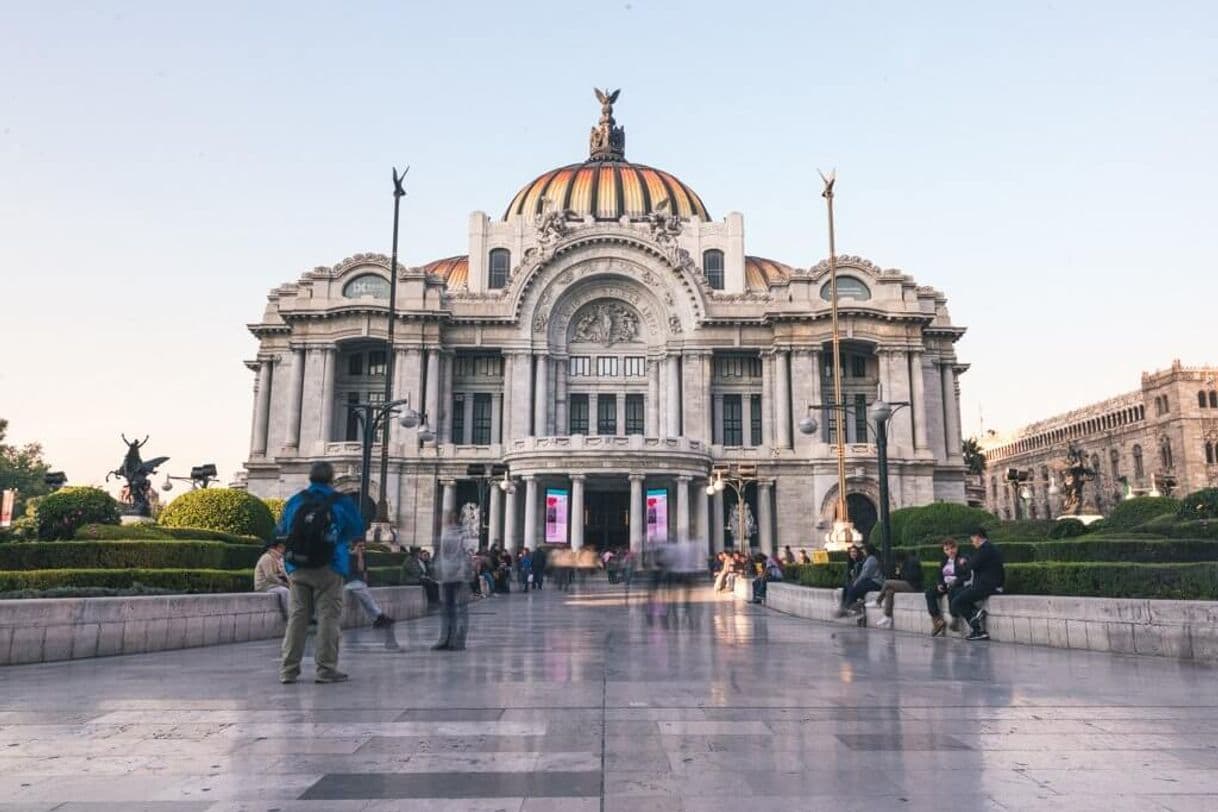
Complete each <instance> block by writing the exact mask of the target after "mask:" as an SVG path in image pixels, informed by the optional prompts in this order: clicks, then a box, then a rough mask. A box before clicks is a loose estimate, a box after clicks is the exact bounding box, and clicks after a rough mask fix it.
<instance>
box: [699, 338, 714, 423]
mask: <svg viewBox="0 0 1218 812" xmlns="http://www.w3.org/2000/svg"><path fill="white" fill-rule="evenodd" d="M698 361H699V363H698V369H699V370H700V374H701V380H700V381H699V384H698V395H699V400H701V401H702V440H703V441H704V442H706V443H710V441H711V434H712V432H713V431H714V429H715V427H714V419H715V416H714V413H713V412H712V410H711V400H710V398H711V393H710V392H711V353H710V351H709V350H708V351H706V352H704V353H702V355H701V356H700V357H699V359H698Z"/></svg>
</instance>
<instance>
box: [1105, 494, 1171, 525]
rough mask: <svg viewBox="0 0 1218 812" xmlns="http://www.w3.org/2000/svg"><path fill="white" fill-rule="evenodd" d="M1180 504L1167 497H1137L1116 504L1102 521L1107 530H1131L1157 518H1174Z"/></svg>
mask: <svg viewBox="0 0 1218 812" xmlns="http://www.w3.org/2000/svg"><path fill="white" fill-rule="evenodd" d="M1179 510H1180V503H1179V502H1178V501H1177V500H1175V499H1172V498H1171V497H1168V496H1138V497H1135V498H1133V499H1125V500H1123V501H1121V502H1118V503H1117V506H1116V507H1114V508H1113V509H1112V513H1110V514H1109V515H1108V518H1106V519H1105V520H1104V522H1105V524H1106V525H1107V526H1108V527H1109V528H1114V529H1117V530H1132V529H1133V528H1135V527H1140V526H1142V525H1144V524H1146V523H1147V522H1149V521H1150V520H1151V519H1154V518H1155V517H1157V516H1175V514H1176V513H1177V512H1178V511H1179Z"/></svg>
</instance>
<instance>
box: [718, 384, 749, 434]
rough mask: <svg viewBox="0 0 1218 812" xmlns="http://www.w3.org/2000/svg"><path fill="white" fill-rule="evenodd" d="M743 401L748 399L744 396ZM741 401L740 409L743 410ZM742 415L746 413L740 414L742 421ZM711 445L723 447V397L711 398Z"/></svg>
mask: <svg viewBox="0 0 1218 812" xmlns="http://www.w3.org/2000/svg"><path fill="white" fill-rule="evenodd" d="M743 400H748V397H747V396H745V397H744V398H743ZM743 400H742V402H741V404H740V405H741V407H742V409H743V408H745V407H744V403H743ZM744 414H747V412H745V411H742V412H741V416H742V419H743V415H744ZM745 425H746V426H747V425H748V424H747V423H746V424H745ZM711 443H713V444H714V445H723V395H712V396H711ZM742 445H748V443H742Z"/></svg>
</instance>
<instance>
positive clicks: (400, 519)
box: [245, 94, 967, 550]
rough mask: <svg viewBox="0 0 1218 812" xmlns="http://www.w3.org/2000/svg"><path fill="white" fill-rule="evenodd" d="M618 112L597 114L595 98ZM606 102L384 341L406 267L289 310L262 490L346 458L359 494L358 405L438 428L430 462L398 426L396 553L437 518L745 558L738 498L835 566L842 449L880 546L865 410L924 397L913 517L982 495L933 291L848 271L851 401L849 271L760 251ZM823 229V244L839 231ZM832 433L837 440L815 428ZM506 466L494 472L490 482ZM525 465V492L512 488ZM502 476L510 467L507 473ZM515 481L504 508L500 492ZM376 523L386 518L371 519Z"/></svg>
mask: <svg viewBox="0 0 1218 812" xmlns="http://www.w3.org/2000/svg"><path fill="white" fill-rule="evenodd" d="M598 95H599V94H598ZM615 98H616V96H615V95H614V96H605V95H602V96H601V100H602V105H603V106H602V115H601V119H600V122H599V123H598V124H597V126H595V127H594V128H593V129H592V134H591V137H590V155H589V157H588V159H587V160H585V161H583V162H581V163H575V164H570V165H566V166H561V167H559V168H557V169H553V170H550V171H548V172H544V173H542V174H541V175H539V176H537V177H536V178H535V179H534V180H532V181H530V182H529V183H527V184H526V185H525V186H524V187H522V188H521V189H520V191H519V192H517V193H516V194H515V195H514V196H513V197H512V198H511V202H510V204H509V205H508V206H507V209H506V211H505V212H504V213H503V215H502V216H501V217H499V218H492V217H489V216H487V215H486V214H483V213H482V212H475V213H473V214H472V215H471V216H470V218H469V243H468V247H467V249H466V251H465V253H461V254H459V255H456V256H451V257H447V258H444V259H439V260H436V261H434V262H430V263H428V264H426V265H423V266H421V267H411V268H399V274H398V287H397V320H396V327H395V337H394V341H393V346H392V347H390V346H387V344H386V337H387V331H386V321H387V314H388V296H389V265H390V263H389V260H388V258H387V257H385V256H382V255H380V254H356V255H354V256H352V257H349V258H347V259H344V260H342V261H341V262H338V263H337V264H335V265H333V266H323V267H318V268H314V269H313V270H311V271H309V272H307V273H305V274H304V275H303V276H301V277H300V278H299V279H298V280H297V281H295V282H291V283H288V284H285V285H282V286H280V287H278V288H275V289H274V290H272V291H271V293H270V295H269V297H268V302H267V306H266V310H265V312H264V314H263V317H262V319H261V320H260V321H259V322H257V323H256V324H251V325H250V326H249V329H250V331H251V332H252V333H253V334H254V336H255V337H256V338H257V339H258V341H259V347H258V354H257V357H256V358H255V359H253V360H250V361H248V362H247V366H248V367H249V369H250V370H251V371H252V372H254V373H255V377H256V385H255V394H254V414H253V429H252V433H251V441H250V454H249V459H248V461H247V462H246V464H245V468H246V477H247V487H248V489H249V490H250V491H251V492H253V493H255V494H257V495H259V496H268V497H269V496H277V497H283V496H287V495H289V494H291V493H292V492H294V491H295V490H297V489H299V488H300V487H301V485H302V483H303V482H304V480H305V477H306V475H307V471H308V468H309V465H310V464H311V463H312V462H313V461H315V460H329V461H331V462H332V463H334V465H335V467H336V470H337V471H338V472H339V474H340V481H339V483H338V485H339V487H340V488H341V489H344V490H349V491H352V492H354V491H356V490H357V489H358V482H359V477H360V459H361V456H360V451H361V444H360V428H359V420H358V418H357V415H356V412H355V410H353V409H351V408H349V407H350V406H352V405H354V404H357V403H369V402H373V403H375V402H383V391H384V385H385V376H386V373H387V372H388V371H389V369H390V367H392V370H393V387H394V390H393V391H394V395H395V399H396V398H407V397H408V398H410V399H411V403H412V405H417V406H418V407H420V409H421V410H422V411H425V413H426V416H427V419H428V421H429V425H430V426H431V427H432V428H434V430H435V433H436V437H435V440H434V442H420V441H419V439H418V435H417V433H416V431H415V430H413V429H406V428H402V427H401V426H399V425H397V424H396V423H395V424H394V425H393V427H392V430H391V436H390V448H389V466H388V470H387V471H381V470H380V467H379V465H378V464H377V462H376V461H377V460H378V459H379V454H380V448H379V442H378V445H377V448H376V449H375V450H374V454H373V461H374V463H373V470H372V471H371V477H370V478H371V480H372V487H371V494H372V497H373V498H375V497H376V495H377V493H378V485H379V478H380V477H387V483H386V484H387V493H388V496H387V501H388V505H387V510H388V514H389V516H390V519H391V522H392V524H393V525H394V527H395V528H396V533H397V536H398V540H399V542H400V543H402V544H406V545H427V546H430V545H431V544H433V542H434V539H435V537H436V532H437V527H438V523H439V517H440V515H441V511H443V510H448V509H456V510H462V509H464V511H465V513H466V514H468V513H469V512H470V511H471V510H472V508H470V507H467V506H471V505H472V506H477V507H478V512H479V514H480V515H481V517H484V518H482V521H481V524H482V533H483V534H484V540H485V541H487V542H489V543H491V544H500V543H501V544H505V545H507V546H508V547H511V548H515V547H519V546H521V545H524V546H529V547H533V546H536V545H537V544H538V543H539V542H541V541H542V540H543V539H544V538H547V537H548V538H551V539H557V538H559V537H560V536H561V538H562V539H563V540H565V541H568V542H569V543H570V544H571V545H573V546H577V547H578V546H582V545H584V544H594V545H596V546H597V547H600V548H603V547H605V546H607V545H608V546H617V545H626V544H629V545H630V546H632V547H634V548H636V549H638V548H640V547H642V545H643V544H644V543H645V541H647V540H649V539H650V540H656V539H687V538H693V539H698V540H706V542H707V544H708V545H709V546H710V547H711V548H712V549H723V548H724V547H732V546H734V545H737V544H738V542H737V541H736V540H735V539H734V537H733V533H734V532H736V527H737V526H738V525H737V524H735V523H733V524H732V526H731V527H728V526H727V525H728V517H729V515H730V512H731V510H732V508H733V506H734V505H735V504H736V496H735V494H734V492H733V490H731V489H730V488H729V489H725V490H722V491H719V492H717V493H716V494H714V495H713V496H710V495H708V494H707V491H706V486H707V484H708V482H709V481H711V479H712V478H713V477H714V476H715V471H717V470H724V469H725V468H726V470H727V471H728V472H729V473H730V472H734V471H739V470H740V469H741V467H742V466H743V468H744V470H745V471H755V472H756V473H755V479H753V478H752V477H749V478H750V479H752V480H753V481H750V482H748V483H747V484H745V486H744V494H745V500H746V503H747V513H748V515H749V517H750V519H752V520H753V521H751V522H750V523H749V525H748V528H749V534H750V543H751V544H752V546H758V545H759V546H761V547H762V548H763V549H766V550H772V549H774V548H775V547H776V546H778V545H782V544H790V545H792V546H793V547H796V548H798V547H809V548H810V547H814V546H823V544H824V541H825V535H826V533H827V531H828V529H829V528H830V527H831V525H832V521H833V511H834V504H835V501H836V500H837V487H838V486H837V481H838V480H837V462H836V451H835V445H834V443H835V442H836V431H838V430H839V429H840V430H841V431H843V432H845V440H846V452H845V453H846V467H847V479H846V486H847V491H848V494H847V501H848V505H849V507H850V512H851V518H852V519H853V520H854V521H855V523H856V524H857V525H859V526H860V529H861V530H863V531H864V532H866V530H867V529H868V526H869V525H870V524H871V523H873V522H874V521H875V515H876V510H877V504H876V503H877V499H878V487H877V481H876V449H875V446H874V444H873V440H874V437H873V436H872V433H871V432H872V429H871V428H870V426H869V425H868V423H867V420H866V419H865V417H864V414H865V410H866V407H867V405H868V404H869V403H871V402H872V401H874V400H875V399H876V398H877V396H878V394H879V393H880V392H881V391H882V392H883V395H884V397H885V399H887V400H889V401H894V402H907V403H909V406H907V407H904V408H901V409H899V410H898V411H897V412H896V414H895V416H894V418H893V420H892V424H891V427H890V441H889V459H890V463H889V469H890V481H891V494H892V503H893V507H894V508H895V507H901V506H906V505H915V504H923V503H926V502H931V501H934V500H949V501H955V502H963V501H964V466H963V461H962V458H961V433H960V412H959V383H958V382H959V376H960V374H961V373H963V372H964V371H965V370H966V369H967V366H966V365H964V364H962V363H961V362H960V361H959V360H958V358H957V357H956V352H955V343H956V341H957V340H958V339H959V338H960V336H961V335H962V334H963V332H964V330H963V328H961V327H958V326H956V325H954V324H953V323H952V321H951V318H950V316H949V315H948V311H947V300H946V298H945V296H944V295H943V294H942V293H940V292H939V291H937V290H935V289H933V288H930V287H925V286H922V285H919V284H918V283H917V282H915V281H914V279H913V278H911V277H910V276H908V275H906V274H904V273H902V272H901V271H898V270H886V269H881V268H879V267H877V266H876V265H874V264H872V263H871V262H869V261H867V260H865V259H862V258H860V257H841V258H839V260H838V268H839V292H838V296H839V302H840V305H841V306H840V316H841V333H842V336H843V338H842V358H843V392H844V399H845V400H846V402H847V404H848V405H849V407H850V409H851V411H850V417H849V418H848V419H847V420H846V421H845V425H843V426H840V427H839V426H836V425H835V421H834V419H833V415H832V413H831V412H830V410H829V409H828V408H827V406H826V404H828V403H829V402H830V401H832V398H833V395H832V393H833V388H832V380H833V379H832V351H831V330H830V305H829V267H828V264H827V262H821V263H819V264H817V265H814V266H813V267H810V268H798V267H794V266H792V265H789V264H786V263H783V262H779V261H776V260H773V259H766V258H763V257H759V256H755V255H751V254H749V253H747V252H746V247H745V233H744V218H743V216H742V215H741V214H738V213H730V214H728V215H727V216H726V217H724V218H722V219H719V220H715V219H713V218H712V216H711V214H710V212H709V210H708V209H707V207H706V206H705V205H704V203H703V201H702V199H701V198H700V197H699V196H698V195H697V194H696V193H695V192H694V191H693V189H692V188H690V187H689V186H688V185H687V184H685V183H684V182H682V181H681V180H679V179H678V178H677V177H675V176H674V175H672V174H670V173H668V172H665V171H663V170H660V169H654V168H652V167H649V166H646V165H643V164H638V163H632V162H629V161H627V160H626V158H625V133H624V131H623V129H622V128H621V127H619V126H617V124H616V122H615V120H614V118H613V110H612V101H613V99H615ZM809 227H810V228H814V229H816V230H819V228H820V223H819V222H818V223H816V224H815V225H814V226H813V225H810V226H809ZM809 413H812V414H814V416H815V417H816V418H817V422H818V424H819V427H818V430H817V431H816V432H815V433H814V434H813V435H811V436H808V435H804V434H801V433H800V432H799V430H798V424H799V421H800V420H801V419H802V418H803V417H804V416H805V415H807V414H809ZM492 466H499V467H495V468H493V469H492ZM504 469H506V471H507V473H506V475H504V474H503V473H502V472H503V470H504ZM492 471H493V473H492ZM504 476H506V478H507V480H508V481H509V482H510V483H511V484H512V485H513V487H512V488H511V489H509V490H506V491H505V490H504V489H502V488H500V487H496V486H495V484H494V482H491V481H489V480H490V479H492V478H495V479H499V478H503V477H504ZM374 507H375V506H374V505H366V506H365V509H366V510H370V511H371V510H372V509H373V508H374Z"/></svg>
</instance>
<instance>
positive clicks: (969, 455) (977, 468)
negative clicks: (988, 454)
mask: <svg viewBox="0 0 1218 812" xmlns="http://www.w3.org/2000/svg"><path fill="white" fill-rule="evenodd" d="M962 448H963V452H964V465H965V467H966V468H968V472H969V473H970V474H976V475H977V476H980V475H981V474H984V473H985V453H984V452H983V451H982V450H981V445H980V444H979V443H978V442H977V438H976V437H970V438H968V439H967V440H965V441H964V445H963V446H962Z"/></svg>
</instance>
